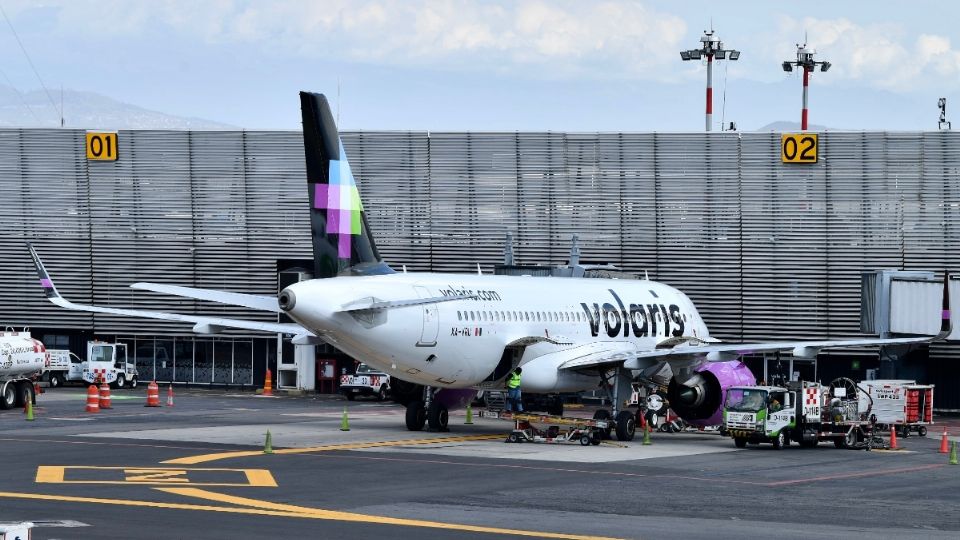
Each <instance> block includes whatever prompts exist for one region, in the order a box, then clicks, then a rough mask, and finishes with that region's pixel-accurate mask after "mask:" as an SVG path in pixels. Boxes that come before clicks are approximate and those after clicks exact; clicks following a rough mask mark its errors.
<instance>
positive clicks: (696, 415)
mask: <svg viewBox="0 0 960 540" xmlns="http://www.w3.org/2000/svg"><path fill="white" fill-rule="evenodd" d="M756 381H757V379H756V378H755V377H754V376H753V372H751V371H750V368H748V367H747V366H746V365H745V364H744V363H743V362H741V361H739V360H734V361H732V362H709V363H707V364H704V365H702V366H700V367H698V368H697V369H696V370H695V373H694V374H693V375H692V376H690V377H689V378H687V379H686V380H683V381H682V382H681V380H680V379H678V378H677V377H674V378H673V379H671V380H670V387H669V390H668V393H667V398H668V399H669V400H670V408H672V409H673V411H674V412H675V413H677V414H678V415H680V417H681V418H683V419H684V421H686V422H687V423H689V424H693V425H695V426H715V425H718V424H720V423H721V422H722V421H723V400H724V398H725V397H726V395H727V388H730V387H732V386H741V385H749V384H756Z"/></svg>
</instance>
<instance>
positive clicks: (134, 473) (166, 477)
mask: <svg viewBox="0 0 960 540" xmlns="http://www.w3.org/2000/svg"><path fill="white" fill-rule="evenodd" d="M211 476H213V477H214V478H218V480H215V481H210V480H209V477H211ZM224 476H226V477H227V478H228V480H231V478H230V477H231V476H232V477H233V478H232V481H224V480H222V477H224ZM204 477H207V478H208V480H207V481H204ZM34 481H35V482H36V483H38V484H113V485H123V484H126V485H131V484H137V485H141V486H144V485H160V486H162V485H170V484H190V485H194V486H223V487H277V481H276V480H275V479H274V478H273V475H272V474H271V473H270V471H268V470H266V469H209V468H206V469H186V468H169V467H94V466H87V465H76V466H61V465H41V466H39V467H37V476H36V478H35V480H34Z"/></svg>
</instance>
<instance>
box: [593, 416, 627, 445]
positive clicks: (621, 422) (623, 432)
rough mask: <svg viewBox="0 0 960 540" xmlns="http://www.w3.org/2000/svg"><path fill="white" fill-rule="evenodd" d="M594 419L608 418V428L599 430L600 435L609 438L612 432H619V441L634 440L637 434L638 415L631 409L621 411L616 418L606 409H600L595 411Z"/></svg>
mask: <svg viewBox="0 0 960 540" xmlns="http://www.w3.org/2000/svg"><path fill="white" fill-rule="evenodd" d="M593 419H594V420H606V421H607V422H608V424H607V427H606V429H602V430H598V431H599V433H600V436H601V437H603V438H604V439H607V440H609V439H610V438H611V437H610V435H611V434H612V433H614V432H615V433H616V434H617V440H618V441H632V440H633V438H634V436H635V435H636V434H637V416H636V415H635V414H634V413H632V412H630V411H620V412H618V413H617V416H616V418H615V419H614V417H613V416H612V415H611V414H610V411H608V410H606V409H599V410H597V411H596V412H595V413H593Z"/></svg>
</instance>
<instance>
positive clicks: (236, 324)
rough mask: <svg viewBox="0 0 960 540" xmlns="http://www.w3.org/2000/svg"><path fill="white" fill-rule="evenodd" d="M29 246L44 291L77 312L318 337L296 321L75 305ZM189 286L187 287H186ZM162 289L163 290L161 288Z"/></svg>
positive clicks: (212, 329) (203, 328)
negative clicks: (276, 321) (272, 320)
mask: <svg viewBox="0 0 960 540" xmlns="http://www.w3.org/2000/svg"><path fill="white" fill-rule="evenodd" d="M27 247H28V248H29V249H30V256H31V257H32V258H33V264H34V265H35V266H36V268H37V275H38V276H39V277H40V286H41V287H43V292H44V294H45V295H46V297H47V299H48V300H50V301H51V302H53V303H54V304H56V305H58V306H60V307H62V308H66V309H72V310H77V311H89V312H92V313H107V314H111V315H124V316H129V317H142V318H147V319H160V320H164V321H177V322H185V323H193V324H194V327H193V329H194V331H195V332H198V333H216V332H218V331H220V330H221V329H223V328H239V329H242V330H256V331H261V332H274V333H282V334H294V335H297V336H304V338H307V337H316V336H315V335H314V334H313V333H312V332H310V331H309V330H307V329H305V328H304V327H302V326H300V325H299V324H294V323H270V322H260V321H246V320H242V319H228V318H223V317H204V316H200V315H185V314H181V313H166V312H163V311H148V310H137V309H123V308H110V307H103V306H92V305H87V304H75V303H73V302H71V301H69V300H67V299H66V298H64V297H63V296H61V295H60V293H59V292H58V291H57V287H56V285H54V284H53V280H52V279H50V275H49V274H48V273H47V269H46V268H44V266H43V261H41V260H40V256H39V255H37V252H36V250H35V249H33V246H32V245H31V244H27ZM182 288H183V289H187V288H186V287H182ZM192 290H194V291H203V289H192ZM161 292H162V291H161ZM208 292H210V293H220V292H221V291H208ZM223 294H227V295H230V294H237V293H223ZM241 296H252V295H241Z"/></svg>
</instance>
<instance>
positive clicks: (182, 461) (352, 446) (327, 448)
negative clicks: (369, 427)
mask: <svg viewBox="0 0 960 540" xmlns="http://www.w3.org/2000/svg"><path fill="white" fill-rule="evenodd" d="M504 437H506V435H505V434H499V435H461V436H455V437H436V438H433V439H404V440H399V441H373V442H357V443H343V444H328V445H324V446H309V447H305V448H281V449H274V451H273V453H274V454H309V453H314V452H332V451H335V450H361V449H364V448H383V447H389V446H410V445H417V444H442V443H454V442H470V441H489V440H494V439H503V438H504ZM262 455H264V453H263V451H262V450H242V451H236V452H220V453H215V454H200V455H197V456H187V457H182V458H176V459H168V460H166V461H163V462H161V463H167V464H170V465H196V464H197V463H208V462H211V461H219V460H221V459H232V458H239V457H252V456H262Z"/></svg>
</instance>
